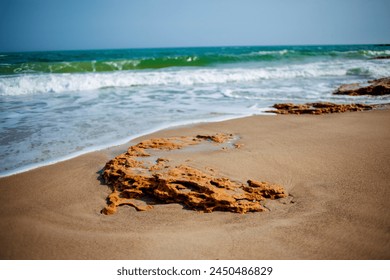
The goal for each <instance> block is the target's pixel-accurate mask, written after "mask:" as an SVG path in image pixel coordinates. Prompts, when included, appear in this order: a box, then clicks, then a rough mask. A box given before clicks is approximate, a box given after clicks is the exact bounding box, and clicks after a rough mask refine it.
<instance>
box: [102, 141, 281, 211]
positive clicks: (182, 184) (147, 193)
mask: <svg viewBox="0 0 390 280" xmlns="http://www.w3.org/2000/svg"><path fill="white" fill-rule="evenodd" d="M231 137H232V135H230V134H216V135H211V136H210V135H198V136H196V137H174V138H158V139H150V140H146V141H143V142H141V143H139V144H137V145H134V146H131V147H130V148H129V149H128V151H127V152H126V153H123V154H121V155H119V156H117V157H115V158H114V159H112V160H110V161H109V162H107V163H106V165H105V167H104V170H103V173H102V176H103V178H104V180H105V182H106V183H107V184H108V185H109V186H110V188H111V190H112V193H111V194H110V195H109V196H108V197H107V206H106V207H105V208H104V209H103V210H102V213H104V214H113V213H115V212H116V211H117V209H118V207H119V206H121V205H130V206H132V207H134V208H135V209H137V210H139V211H145V210H149V209H152V208H153V206H152V205H151V203H150V202H146V201H148V200H147V199H146V198H148V199H149V200H150V199H152V200H153V203H181V204H182V205H185V206H186V207H187V208H190V209H193V210H199V211H204V212H212V211H215V210H221V211H231V212H237V213H246V212H258V211H265V210H266V209H265V208H264V207H263V206H262V205H261V204H260V201H263V200H265V199H266V198H269V199H277V198H282V197H286V196H287V193H286V191H285V190H284V189H283V187H281V186H279V185H275V184H270V183H267V182H259V181H255V180H248V181H247V183H246V184H243V183H241V182H237V181H233V180H231V179H229V178H226V177H220V176H217V175H216V174H215V172H214V171H211V170H212V169H210V170H208V171H206V170H204V171H202V170H199V169H196V168H194V167H191V166H188V165H184V164H180V165H178V166H172V165H171V163H170V160H168V159H166V158H157V159H156V160H154V162H153V163H151V162H150V161H147V160H145V159H148V158H150V157H153V154H155V153H157V152H158V151H162V150H163V151H171V150H178V149H182V148H185V147H187V146H190V145H198V144H200V143H205V144H209V145H219V144H221V143H224V142H226V141H227V140H229V139H230V138H231Z"/></svg>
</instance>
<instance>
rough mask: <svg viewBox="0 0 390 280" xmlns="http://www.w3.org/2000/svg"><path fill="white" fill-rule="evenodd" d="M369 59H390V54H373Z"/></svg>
mask: <svg viewBox="0 0 390 280" xmlns="http://www.w3.org/2000/svg"><path fill="white" fill-rule="evenodd" d="M371 59H390V55H380V56H375V57H373V58H371Z"/></svg>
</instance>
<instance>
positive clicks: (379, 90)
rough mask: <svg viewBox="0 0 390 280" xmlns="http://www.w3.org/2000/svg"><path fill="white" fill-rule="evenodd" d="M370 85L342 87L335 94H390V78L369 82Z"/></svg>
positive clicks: (347, 85) (356, 84)
mask: <svg viewBox="0 0 390 280" xmlns="http://www.w3.org/2000/svg"><path fill="white" fill-rule="evenodd" d="M368 83H369V85H368V86H362V85H361V84H358V83H355V84H345V85H341V86H340V87H339V88H338V89H337V90H336V91H335V92H334V93H333V94H342V95H352V96H357V95H385V94H390V77H386V78H382V79H376V80H372V81H368Z"/></svg>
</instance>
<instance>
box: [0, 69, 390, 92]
mask: <svg viewBox="0 0 390 280" xmlns="http://www.w3.org/2000/svg"><path fill="white" fill-rule="evenodd" d="M353 66H355V67H353ZM353 66H352V65H351V66H349V65H348V64H342V63H341V62H340V63H333V64H331V65H328V64H326V63H311V64H301V65H289V66H280V67H264V68H249V69H247V68H233V69H229V68H227V69H215V68H214V69H211V68H207V69H191V70H188V69H184V68H181V69H175V70H170V71H161V70H154V71H153V70H152V71H150V70H149V71H120V72H105V73H77V74H23V75H13V76H2V77H1V78H0V95H25V94H35V93H60V92H72V91H88V90H96V89H100V88H107V87H134V86H176V85H182V86H183V85H184V86H189V85H206V84H225V83H241V82H256V81H261V80H270V79H293V78H306V77H322V76H340V77H341V76H345V75H366V76H372V77H382V76H388V75H390V67H389V66H388V65H386V64H382V65H381V64H380V63H372V62H364V63H363V62H362V63H360V64H358V67H356V64H354V65H353ZM118 67H119V66H118Z"/></svg>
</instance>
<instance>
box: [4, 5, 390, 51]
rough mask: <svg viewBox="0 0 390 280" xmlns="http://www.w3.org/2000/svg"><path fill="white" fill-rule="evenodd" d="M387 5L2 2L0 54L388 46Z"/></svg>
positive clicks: (389, 21)
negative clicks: (377, 44) (237, 47)
mask: <svg viewBox="0 0 390 280" xmlns="http://www.w3.org/2000/svg"><path fill="white" fill-rule="evenodd" d="M389 15H390V0H0V51H21V50H58V49H97V48H132V47H174V46H215V45H218V46H221V45H224V46H226V45H289V44H294V45H296V44H361V43H362V44H364V43H390V16H389Z"/></svg>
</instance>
